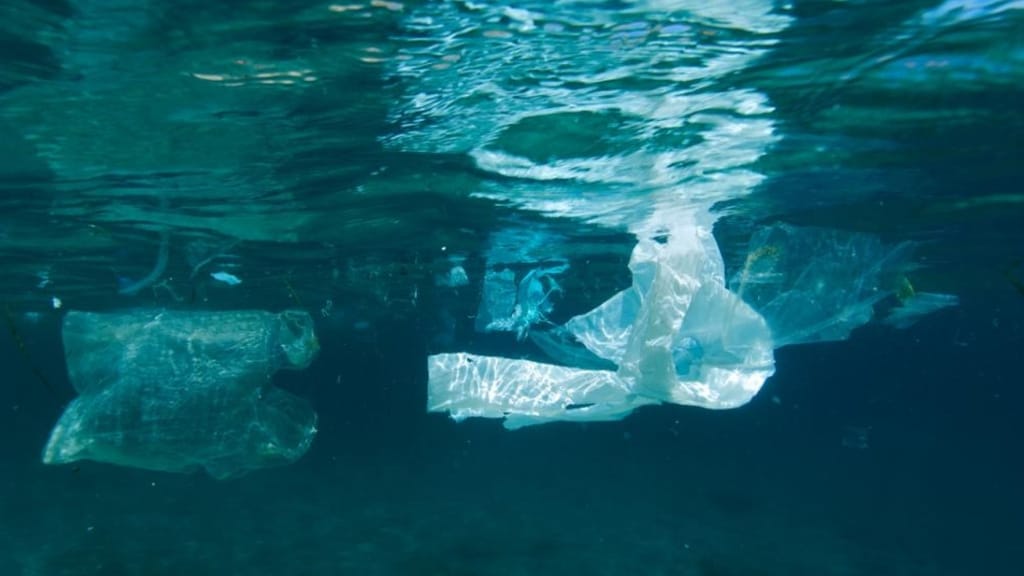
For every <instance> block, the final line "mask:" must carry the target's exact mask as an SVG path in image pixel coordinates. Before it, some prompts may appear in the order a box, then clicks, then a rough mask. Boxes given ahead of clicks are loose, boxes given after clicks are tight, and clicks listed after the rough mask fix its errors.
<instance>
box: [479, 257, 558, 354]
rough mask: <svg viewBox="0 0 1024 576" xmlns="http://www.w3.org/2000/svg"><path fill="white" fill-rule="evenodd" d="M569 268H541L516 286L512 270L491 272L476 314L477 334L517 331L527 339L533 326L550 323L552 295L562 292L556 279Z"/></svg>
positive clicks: (486, 276)
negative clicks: (548, 317)
mask: <svg viewBox="0 0 1024 576" xmlns="http://www.w3.org/2000/svg"><path fill="white" fill-rule="evenodd" d="M568 269H569V265H568V264H564V263H561V264H555V265H550V266H539V267H537V268H534V269H532V270H530V271H529V272H527V273H526V274H524V275H523V277H522V279H520V280H519V282H518V284H517V283H516V273H515V271H513V270H512V269H510V268H506V269H504V270H501V271H498V270H488V271H487V273H486V274H485V276H484V288H483V296H482V297H481V299H480V308H479V310H478V311H477V317H476V330H477V331H478V332H515V333H516V337H517V338H518V339H519V340H524V339H525V338H526V336H527V335H528V334H529V330H530V328H531V327H533V326H535V325H538V324H543V323H546V322H548V319H547V315H548V314H550V313H551V310H552V308H553V303H552V295H553V294H555V293H559V292H561V290H562V289H561V287H560V286H559V285H558V282H557V281H555V276H557V275H558V274H561V273H563V272H565V271H566V270H568Z"/></svg>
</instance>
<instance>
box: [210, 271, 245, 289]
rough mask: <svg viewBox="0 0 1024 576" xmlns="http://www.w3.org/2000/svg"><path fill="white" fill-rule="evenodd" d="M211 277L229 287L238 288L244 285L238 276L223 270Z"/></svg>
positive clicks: (212, 274)
mask: <svg viewBox="0 0 1024 576" xmlns="http://www.w3.org/2000/svg"><path fill="white" fill-rule="evenodd" d="M210 277H211V278H213V279H214V280H216V281H218V282H223V283H225V284H227V285H228V286H238V285H239V284H241V283H242V280H241V279H240V278H239V277H238V276H235V275H234V274H232V273H230V272H224V271H223V270H221V271H218V272H213V273H211V274H210Z"/></svg>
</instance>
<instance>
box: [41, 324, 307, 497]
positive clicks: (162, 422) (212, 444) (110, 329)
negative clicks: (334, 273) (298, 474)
mask: <svg viewBox="0 0 1024 576" xmlns="http://www.w3.org/2000/svg"><path fill="white" fill-rule="evenodd" d="M62 336H63V341H64V350H65V355H66V358H67V365H68V376H69V379H70V381H71V384H72V386H74V388H75V390H76V391H77V392H78V394H79V396H78V397H77V398H75V399H74V400H73V401H72V402H71V403H70V404H69V405H68V407H67V408H66V409H65V411H64V413H63V414H62V415H61V417H60V419H59V420H58V421H57V423H56V425H55V426H54V428H53V431H52V433H51V435H50V438H49V441H48V442H47V444H46V447H45V449H44V451H43V462H45V463H47V464H60V463H67V462H74V461H76V460H84V459H88V460H95V461H99V462H106V463H110V464H116V465H121V466H130V467H136V468H143V469H148V470H160V471H168V472H191V471H195V470H199V469H205V470H206V471H207V472H208V473H209V474H210V475H211V476H213V477H215V478H221V479H223V478H231V477H235V476H240V475H242V474H245V473H246V472H248V471H251V470H255V469H259V468H264V467H267V466H274V465H281V464H287V463H290V462H293V461H295V460H296V459H298V458H299V457H301V456H302V455H303V454H304V453H305V452H306V451H307V450H308V448H309V446H310V444H311V442H312V440H313V437H314V435H315V434H316V413H315V412H314V411H313V410H312V408H311V407H310V406H309V405H308V403H306V402H305V401H304V400H302V399H301V398H298V397H297V396H294V395H292V394H290V393H288V392H286V391H284V390H281V389H279V388H276V387H275V386H273V385H272V383H271V377H272V376H273V374H274V373H275V372H276V371H278V370H280V369H294V370H298V369H303V368H306V367H307V366H309V364H310V363H311V362H312V361H313V359H314V358H315V357H316V355H317V352H318V350H319V345H318V343H317V340H316V337H315V335H314V332H313V320H312V318H311V317H310V316H309V314H307V313H306V312H302V311H285V312H282V313H280V314H272V313H269V312H262V311H232V312H182V311H153V310H136V311H129V312H122V313H109V314H100V313H88V312H74V311H73V312H69V313H68V314H67V315H66V316H65V318H64V326H63V331H62Z"/></svg>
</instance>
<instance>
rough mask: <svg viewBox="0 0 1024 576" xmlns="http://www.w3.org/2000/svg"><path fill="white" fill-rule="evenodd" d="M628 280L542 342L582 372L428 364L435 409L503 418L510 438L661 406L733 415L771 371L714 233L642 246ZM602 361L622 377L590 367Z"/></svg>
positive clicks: (490, 362) (759, 330) (501, 362)
mask: <svg viewBox="0 0 1024 576" xmlns="http://www.w3.org/2000/svg"><path fill="white" fill-rule="evenodd" d="M630 269H631V271H632V272H633V286H632V287H631V288H629V289H627V290H624V291H622V292H620V293H619V294H616V295H615V296H613V297H612V298H610V299H609V300H608V301H606V302H605V303H604V304H602V305H601V306H599V307H597V308H595V309H594V310H592V311H591V312H588V313H587V314H585V315H583V316H579V317H576V318H573V319H572V320H570V321H569V322H568V323H567V324H566V325H565V327H564V332H562V331H558V332H557V334H556V337H552V338H547V339H541V341H542V342H543V343H544V346H545V347H546V349H548V350H551V351H552V352H554V353H555V354H556V356H557V357H558V358H560V359H562V360H567V359H569V360H570V361H572V359H578V358H586V362H584V363H582V364H583V365H577V366H558V365H555V364H546V363H540V362H534V361H531V360H523V359H516V358H503V357H486V356H476V355H472V354H466V353H456V354H438V355H433V356H431V357H430V358H429V359H428V377H429V382H428V390H429V393H428V409H429V410H430V411H447V412H449V413H450V414H451V415H452V417H453V418H455V419H457V420H461V419H463V418H467V417H472V416H482V417H495V418H505V426H506V427H507V428H519V427H522V426H526V425H531V424H541V423H545V422H551V421H557V420H565V421H600V420H613V419H620V418H623V417H625V416H626V415H628V414H629V413H631V412H632V410H634V409H635V408H637V407H639V406H643V405H646V404H653V403H659V402H671V403H676V404H683V405H692V406H701V407H705V408H733V407H736V406H740V405H742V404H745V403H746V402H748V401H749V400H750V399H751V398H752V397H753V396H754V395H755V394H757V392H758V390H760V388H761V386H762V385H763V383H764V381H765V380H766V379H767V378H768V376H770V375H771V374H772V373H773V371H774V359H773V353H772V350H773V344H772V341H771V336H770V333H769V330H768V326H767V324H766V323H765V322H764V320H763V318H762V317H761V316H760V315H759V314H757V313H756V312H755V311H754V310H753V309H751V308H750V307H749V306H748V305H747V304H745V303H744V302H743V301H741V300H740V299H739V298H738V297H737V296H736V295H735V294H733V293H731V292H729V291H728V290H727V289H726V288H725V286H724V282H723V273H722V270H723V266H722V262H721V256H720V254H719V253H718V249H717V247H716V246H715V244H714V241H713V238H712V237H711V235H710V232H709V231H708V229H707V228H705V227H702V226H697V225H693V226H681V227H680V228H679V229H678V230H676V231H674V232H673V233H672V234H668V235H666V236H665V237H663V238H659V239H643V240H641V241H640V242H639V243H638V244H637V246H636V248H635V249H634V251H633V256H632V259H631V261H630ZM723 318H728V319H729V320H728V321H727V322H726V321H723ZM569 336H572V337H573V338H574V340H575V342H578V343H579V345H580V346H582V347H584V348H585V349H586V351H588V353H589V354H582V353H581V351H579V350H576V349H574V344H573V342H571V341H570V338H568V337H569ZM595 359H596V362H595ZM599 362H607V363H609V364H610V365H612V366H615V369H614V370H601V369H592V368H590V366H594V365H595V364H598V363H599Z"/></svg>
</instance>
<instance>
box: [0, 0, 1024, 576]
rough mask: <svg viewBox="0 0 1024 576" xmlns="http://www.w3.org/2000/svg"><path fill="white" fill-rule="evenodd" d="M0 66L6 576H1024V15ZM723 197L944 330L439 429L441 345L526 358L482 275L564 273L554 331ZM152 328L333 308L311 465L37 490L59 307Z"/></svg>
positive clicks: (178, 46) (334, 22)
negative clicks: (633, 261)
mask: <svg viewBox="0 0 1024 576" xmlns="http://www.w3.org/2000/svg"><path fill="white" fill-rule="evenodd" d="M0 55H2V58H0V191H2V197H0V198H2V200H0V202H2V212H0V258H2V260H0V262H2V264H3V270H4V274H3V276H2V277H0V299H2V304H3V305H4V307H5V312H4V313H5V317H6V322H7V324H8V325H9V326H8V327H9V328H10V329H9V330H3V331H2V334H0V358H3V361H4V366H5V376H4V378H3V379H2V381H0V411H2V414H3V417H2V418H0V422H2V425H0V574H2V575H6V574H11V575H33V576H35V575H47V576H49V575H72V574H75V575H79V574H81V575H87V574H88V575H93V574H95V575H122V574H124V575H170V574H245V575H254V574H261V575H262V574H267V575H270V574H274V575H278V574H288V575H328V574H366V575H377V574H382V575H383V574H389V575H390V574H396V575H401V574H410V575H430V576H436V575H495V576H498V575H502V576H504V575H523V574H531V575H534V574H554V573H561V574H600V575H606V574H607V575H612V574H614V575H620V574H625V575H632V574H638V575H639V574H643V575H685V576H689V575H694V576H716V575H725V576H741V575H754V576H761V575H804V574H806V575H836V576H853V575H900V576H909V575H914V576H917V575H920V576H937V575H942V576H946V575H973V574H990V575H1004V574H1006V575H1017V574H1020V573H1021V571H1022V569H1024V560H1022V558H1024V545H1022V544H1021V542H1022V541H1024V538H1022V536H1024V493H1022V492H1021V489H1020V486H1021V482H1022V481H1024V466H1022V465H1021V463H1020V454H1021V448H1022V441H1024V430H1022V425H1021V424H1020V423H1019V416H1018V415H1017V413H1018V412H1019V411H1020V406H1021V402H1022V401H1024V397H1022V393H1021V389H1020V385H1019V384H1020V376H1019V374H1018V373H1019V369H1018V367H1017V359H1018V357H1019V351H1020V350H1021V345H1022V344H1024V193H1022V188H1021V168H1020V167H1021V166H1022V165H1024V149H1022V144H1021V143H1022V142H1024V90H1022V86H1024V5H1021V3H1020V2H1015V1H1003V2H999V1H992V2H985V1H977V2H968V1H963V2H953V1H949V2H945V3H943V2H940V1H907V2H895V3H893V2H793V3H781V2H780V3H777V4H773V3H771V2H769V1H767V0H744V1H741V2H720V3H714V2H687V1H673V0H649V1H647V2H642V1H618V2H612V1H609V2H600V1H577V2H569V1H563V2H541V1H524V2H517V3H511V2H498V1H494V2H491V1H489V0H488V1H481V2H457V1H452V2H443V1H437V2H397V1H395V2H392V1H376V0H375V1H373V2H367V1H363V0H354V1H352V2H339V3H330V2H323V3H316V2H277V3H275V2H244V1H232V2H136V1H128V0H87V1H82V2H71V1H67V2H59V1H58V2H18V1H14V2H7V3H5V4H4V5H3V6H2V7H0ZM707 210H710V211H711V213H712V214H713V215H714V218H715V222H714V236H715V239H716V240H717V243H718V246H719V248H720V249H721V252H722V257H723V259H724V262H725V267H726V272H727V273H728V274H729V275H732V274H735V273H737V272H740V271H741V270H743V269H744V268H745V266H744V264H745V260H746V259H747V258H748V253H747V251H748V240H749V239H750V237H751V236H752V235H753V234H756V233H757V231H759V230H763V229H765V228H766V227H767V226H770V225H772V224H778V223H786V224H790V225H795V226H799V227H817V228H825V229H829V230H837V231H844V232H858V233H869V234H872V235H874V236H876V237H877V238H879V239H880V240H881V241H882V242H884V243H886V244H887V245H897V244H898V243H900V242H913V243H914V244H915V246H916V250H915V252H914V256H913V266H911V267H910V268H909V269H908V270H907V271H906V273H907V281H908V282H910V283H912V285H913V288H914V289H915V290H917V291H920V292H935V293H943V294H952V295H955V296H957V297H958V298H959V305H957V306H956V307H953V308H947V309H944V310H941V311H938V312H936V313H934V314H931V315H928V316H926V317H925V318H923V319H922V320H921V321H920V322H918V323H917V324H915V325H914V326H911V327H909V328H907V329H902V330H896V329H893V328H891V327H889V326H886V325H884V324H882V323H880V322H870V323H868V324H867V325H865V326H863V327H861V328H859V329H857V330H855V331H854V332H853V333H852V335H851V336H850V337H849V338H848V339H844V340H842V341H838V342H830V343H825V344H806V345H800V346H787V347H783V348H780V349H778V350H776V351H775V373H774V375H773V376H771V377H770V378H769V379H768V380H767V382H765V384H764V387H763V388H762V389H761V390H760V392H759V393H758V394H757V396H755V397H754V398H753V400H752V401H751V402H750V403H749V404H747V405H745V406H743V407H740V408H736V409H732V410H723V411H710V410H704V409H701V408H695V407H683V406H678V405H673V404H665V405H661V406H646V407H643V408H641V409H640V410H638V411H637V412H636V413H634V414H632V415H630V416H628V417H627V418H625V419H623V420H621V421H615V422H594V423H586V424H574V423H555V424H545V425H542V426H537V427H529V428H525V429H521V430H515V431H509V430H505V429H503V428H502V427H501V424H500V422H499V421H497V420H494V419H469V420H466V421H463V422H458V423H456V422H453V421H452V420H451V419H449V418H447V417H446V416H445V415H443V414H428V413H427V412H426V410H425V406H426V405H427V375H428V374H427V358H428V356H429V355H431V354H436V353H439V352H453V351H462V350H472V351H474V352H478V353H484V354H490V355H498V356H506V357H509V358H520V357H524V356H530V357H533V358H535V357H537V351H536V350H535V349H534V348H531V347H530V346H529V344H528V343H524V342H518V341H517V339H516V337H515V335H514V334H507V333H491V334H482V333H480V332H479V331H477V330H474V319H475V317H476V315H477V314H478V304H479V302H480V299H481V296H482V290H483V284H484V278H485V270H486V268H487V267H488V266H489V265H493V263H494V262H495V261H502V262H506V263H509V264H512V265H520V266H525V267H530V266H534V265H536V264H537V263H541V262H547V263H550V262H552V261H559V262H561V261H565V262H568V263H569V264H570V267H569V269H568V270H567V271H566V272H564V273H563V274H562V275H561V276H559V279H558V282H559V284H560V286H561V288H562V292H561V293H560V297H559V298H557V300H555V302H554V308H553V309H552V310H551V311H550V314H549V315H550V318H551V320H552V321H555V322H563V321H565V320H567V319H568V318H570V317H572V316H573V315H576V314H580V313H582V312H585V311H587V310H590V309H591V308H593V307H595V306H597V305H599V304H600V303H602V302H603V301H605V300H606V299H608V298H609V297H611V296H612V294H614V293H615V292H616V291H618V290H621V289H623V288H624V287H626V286H628V285H629V283H630V272H629V270H628V269H627V266H626V265H627V262H628V261H629V258H630V252H631V250H633V248H634V245H635V244H636V242H637V239H638V238H643V237H647V236H651V235H655V236H656V235H658V234H661V233H663V232H664V231H665V230H673V229H675V228H674V227H675V226H677V225H679V223H680V222H682V221H684V220H685V219H686V217H687V216H688V215H689V214H691V213H692V212H694V211H700V212H704V211H707ZM457 265H458V266H462V268H463V270H464V271H465V273H466V277H467V279H468V284H465V285H461V286H452V284H453V282H451V281H450V280H445V279H446V278H448V279H450V278H451V276H450V275H451V274H452V272H453V270H454V269H455V267H456V266H457ZM218 272H224V273H228V274H231V275H232V277H234V278H237V279H238V280H240V281H241V283H240V284H237V285H232V282H225V281H224V279H226V278H229V277H225V276H219V278H220V279H218V277H214V276H213V275H212V274H214V273H218ZM455 284H458V283H455ZM130 308H153V309H161V308H167V309H174V310H235V309H265V310H275V311H276V310H281V309H284V308H301V309H306V310H308V311H309V312H310V313H311V314H312V315H313V317H314V318H315V320H316V329H317V335H318V337H319V341H320V347H321V351H320V356H319V358H318V359H317V360H316V361H315V362H314V364H313V365H312V366H311V367H310V368H309V369H307V370H305V371H299V372H288V373H281V374H279V378H278V380H277V383H278V384H279V385H280V386H281V387H283V388H285V389H287V390H289V391H291V392H293V393H295V394H297V395H299V396H301V397H302V398H304V399H306V400H308V402H309V403H310V404H311V405H312V407H313V408H314V409H315V410H316V412H317V413H318V417H319V418H318V426H317V428H318V432H317V435H316V438H315V441H314V442H313V445H312V448H311V449H310V451H309V452H308V453H307V454H305V456H303V457H302V458H301V459H299V460H298V461H297V462H295V463H294V464H291V465H288V466H284V467H277V468H270V469H266V470H261V471H257V472H254V473H252V474H249V475H246V476H244V477H242V478H238V479H234V480H227V481H216V480H213V479H211V478H209V477H208V476H206V475H203V474H201V473H197V474H184V475H182V474H169V473H161V472H152V471H146V470H139V469H133V468H128V467H117V466H111V465H108V464H101V463H95V462H90V461H82V462H78V463H75V464H67V465H60V466H48V465H44V464H42V463H41V458H40V454H41V453H42V450H43V447H44V445H45V444H46V442H47V437H48V435H49V433H50V430H51V428H52V427H53V426H54V423H55V422H56V421H57V419H58V417H59V416H60V414H61V412H62V410H63V409H64V408H65V406H66V405H67V403H68V402H69V401H70V400H71V398H72V397H73V396H74V390H73V389H72V387H71V385H70V383H69V381H68V377H67V371H66V366H65V362H64V353H65V351H64V349H63V346H62V342H61V322H62V318H63V316H64V315H65V314H66V313H67V311H68V310H87V311H116V310H124V309H130Z"/></svg>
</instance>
